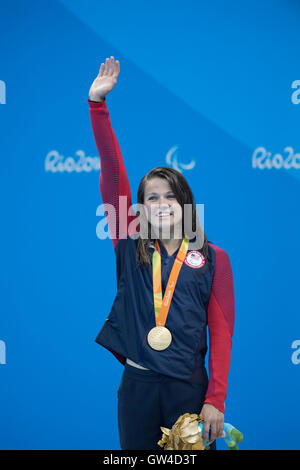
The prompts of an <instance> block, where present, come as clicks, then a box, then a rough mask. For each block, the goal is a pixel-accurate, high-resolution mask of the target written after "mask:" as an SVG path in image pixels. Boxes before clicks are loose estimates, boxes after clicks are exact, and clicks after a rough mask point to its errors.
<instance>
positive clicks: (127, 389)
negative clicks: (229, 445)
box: [118, 363, 216, 451]
mask: <svg viewBox="0 0 300 470" xmlns="http://www.w3.org/2000/svg"><path fill="white" fill-rule="evenodd" d="M207 386H208V383H207V381H206V382H205V383H204V384H197V383H191V382H187V381H184V380H178V379H174V378H172V377H168V376H166V375H162V374H159V373H157V372H154V371H152V370H143V369H138V368H137V367H134V366H131V365H129V364H127V363H125V366H124V371H123V375H122V378H121V382H120V386H119V389H118V425H119V439H120V445H121V449H122V450H129V449H130V450H140V449H143V450H160V451H162V450H163V448H162V447H160V446H159V445H158V444H157V442H158V441H159V440H160V439H161V437H162V431H161V429H160V426H163V427H166V428H169V429H171V427H172V426H173V424H174V423H175V422H176V421H177V419H178V418H179V416H181V415H182V414H184V413H197V414H199V413H200V411H201V409H202V406H203V402H204V399H205V394H206V390H207ZM210 450H216V441H214V442H213V443H212V444H211V445H210Z"/></svg>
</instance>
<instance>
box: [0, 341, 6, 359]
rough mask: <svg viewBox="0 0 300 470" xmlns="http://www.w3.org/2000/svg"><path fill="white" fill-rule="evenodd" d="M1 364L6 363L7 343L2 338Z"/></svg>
mask: <svg viewBox="0 0 300 470" xmlns="http://www.w3.org/2000/svg"><path fill="white" fill-rule="evenodd" d="M0 364H6V345H5V341H3V340H2V339H0Z"/></svg>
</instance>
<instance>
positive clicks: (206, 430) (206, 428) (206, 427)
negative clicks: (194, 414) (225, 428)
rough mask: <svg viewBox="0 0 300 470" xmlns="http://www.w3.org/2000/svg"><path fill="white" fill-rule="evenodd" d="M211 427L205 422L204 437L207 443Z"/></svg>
mask: <svg viewBox="0 0 300 470" xmlns="http://www.w3.org/2000/svg"><path fill="white" fill-rule="evenodd" d="M209 426H210V424H209V422H208V421H204V423H203V436H202V439H203V441H206V439H207V438H208V434H209Z"/></svg>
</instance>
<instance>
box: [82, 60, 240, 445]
mask: <svg viewBox="0 0 300 470" xmlns="http://www.w3.org/2000/svg"><path fill="white" fill-rule="evenodd" d="M119 72H120V63H119V61H118V60H116V61H114V57H113V56H111V57H110V58H107V59H106V61H105V64H104V63H101V66H100V70H99V74H98V76H97V77H96V78H95V80H94V81H93V83H92V85H91V87H90V90H89V99H88V100H87V101H88V103H89V109H90V117H91V124H92V129H93V134H94V137H95V142H96V145H97V149H98V152H99V155H100V161H101V172H100V179H99V185H100V192H101V196H102V201H103V203H104V204H105V205H106V206H105V207H106V208H107V209H108V210H107V211H106V212H105V215H106V219H107V223H108V227H109V232H110V235H111V238H112V242H113V247H114V252H115V255H116V267H117V287H118V290H117V294H116V297H115V300H114V303H113V306H112V308H111V312H110V314H109V316H108V317H107V319H106V321H105V323H104V325H103V326H102V328H101V330H100V332H99V333H98V335H97V337H96V339H95V341H96V342H97V343H98V344H100V345H102V346H104V347H105V348H107V349H108V350H109V351H111V352H112V353H113V354H114V355H115V357H116V358H117V359H118V360H119V361H120V362H121V363H122V364H123V365H124V371H123V375H122V379H121V383H120V386H119V389H118V425H119V437H120V443H121V448H122V449H149V450H161V447H159V446H158V445H157V442H158V441H159V440H160V439H161V436H162V432H161V430H160V426H163V427H166V428H171V427H172V426H173V424H174V423H175V422H176V420H177V419H178V418H179V416H180V415H182V414H184V413H197V414H199V413H201V414H202V416H203V418H204V430H203V439H204V440H205V439H207V438H208V437H210V441H211V445H210V449H212V450H215V449H216V442H215V439H216V438H217V437H221V435H222V430H223V424H224V411H225V404H224V402H225V398H226V394H227V386H228V381H227V379H228V374H229V367H230V356H231V347H232V335H233V328H234V288H233V277H232V270H231V264H230V260H229V257H228V254H227V253H226V251H225V250H224V249H222V248H220V247H218V246H216V245H214V244H212V243H211V242H209V241H208V240H207V238H206V235H205V233H204V231H203V230H202V229H201V227H199V224H198V216H197V211H196V206H195V202H194V198H193V194H192V192H191V189H190V187H189V185H188V183H187V181H186V179H185V178H184V177H183V175H182V174H181V173H180V172H179V171H177V170H175V169H173V168H169V167H157V168H154V169H152V170H151V171H150V172H149V173H147V174H146V175H145V176H144V177H143V179H142V180H141V182H140V185H139V188H138V195H137V199H138V204H137V205H138V209H139V210H138V211H137V212H138V216H137V213H136V212H135V211H134V210H133V208H132V207H131V192H130V186H129V181H128V177H127V174H126V170H125V167H124V162H123V158H122V155H121V151H120V148H119V145H118V142H117V139H116V136H115V134H114V131H113V129H112V126H111V121H110V116H109V112H108V109H107V106H106V98H105V97H106V95H107V94H108V93H109V92H110V91H111V90H112V89H113V88H114V86H115V84H116V83H117V77H118V75H119ZM187 208H189V209H190V212H189V214H190V219H189V220H190V221H191V223H188V224H186V222H185V221H186V217H185V216H186V213H187V212H188V211H187ZM178 234H179V236H178ZM197 243H198V244H197ZM207 326H208V331H209V358H208V367H209V378H208V375H207V371H206V368H205V364H204V362H205V355H206V352H207V349H208V348H207Z"/></svg>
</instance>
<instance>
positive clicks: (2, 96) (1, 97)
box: [0, 80, 6, 104]
mask: <svg viewBox="0 0 300 470" xmlns="http://www.w3.org/2000/svg"><path fill="white" fill-rule="evenodd" d="M0 104H6V85H5V82H4V81H3V80H0Z"/></svg>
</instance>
